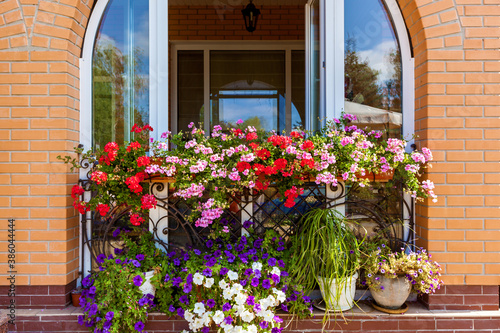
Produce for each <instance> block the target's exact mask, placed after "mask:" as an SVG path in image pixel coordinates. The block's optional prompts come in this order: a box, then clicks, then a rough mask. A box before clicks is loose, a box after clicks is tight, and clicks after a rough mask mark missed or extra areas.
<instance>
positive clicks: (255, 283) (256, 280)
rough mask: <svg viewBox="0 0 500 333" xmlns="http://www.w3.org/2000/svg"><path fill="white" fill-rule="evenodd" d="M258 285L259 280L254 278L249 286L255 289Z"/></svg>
mask: <svg viewBox="0 0 500 333" xmlns="http://www.w3.org/2000/svg"><path fill="white" fill-rule="evenodd" d="M259 283H260V281H259V278H257V277H255V278H253V279H252V283H250V284H251V285H252V287H255V288H257V287H258V286H259Z"/></svg>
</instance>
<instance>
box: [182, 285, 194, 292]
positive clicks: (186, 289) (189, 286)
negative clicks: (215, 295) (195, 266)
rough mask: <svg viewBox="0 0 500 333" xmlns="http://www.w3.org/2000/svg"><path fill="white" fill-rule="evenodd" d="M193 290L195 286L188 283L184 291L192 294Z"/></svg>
mask: <svg viewBox="0 0 500 333" xmlns="http://www.w3.org/2000/svg"><path fill="white" fill-rule="evenodd" d="M191 290H193V285H192V284H191V283H186V284H185V285H184V289H183V291H184V292H185V293H186V294H187V293H190V292H191Z"/></svg>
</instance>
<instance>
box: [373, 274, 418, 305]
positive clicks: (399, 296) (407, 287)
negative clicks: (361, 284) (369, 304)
mask: <svg viewBox="0 0 500 333" xmlns="http://www.w3.org/2000/svg"><path fill="white" fill-rule="evenodd" d="M377 276H378V277H379V278H380V285H381V286H382V287H384V289H381V288H372V287H370V293H371V294H372V297H373V299H374V300H375V302H377V304H378V305H380V306H381V307H384V308H386V309H399V308H401V306H402V305H403V304H404V302H406V299H407V298H408V296H409V295H410V292H411V283H410V281H408V279H407V278H406V277H405V276H398V277H397V278H394V279H389V278H386V277H384V276H382V275H377Z"/></svg>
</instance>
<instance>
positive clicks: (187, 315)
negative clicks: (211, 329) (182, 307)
mask: <svg viewBox="0 0 500 333" xmlns="http://www.w3.org/2000/svg"><path fill="white" fill-rule="evenodd" d="M193 318H194V315H193V314H192V313H191V312H190V311H189V310H186V312H184V319H186V320H187V321H188V322H191V321H193Z"/></svg>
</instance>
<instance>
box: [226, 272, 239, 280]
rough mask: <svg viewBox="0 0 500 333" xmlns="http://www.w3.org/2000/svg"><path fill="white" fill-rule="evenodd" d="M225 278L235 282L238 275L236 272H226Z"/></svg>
mask: <svg viewBox="0 0 500 333" xmlns="http://www.w3.org/2000/svg"><path fill="white" fill-rule="evenodd" d="M227 277H228V278H229V280H232V281H234V280H237V279H238V273H236V272H233V271H229V272H227Z"/></svg>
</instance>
